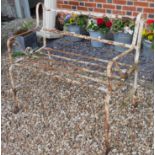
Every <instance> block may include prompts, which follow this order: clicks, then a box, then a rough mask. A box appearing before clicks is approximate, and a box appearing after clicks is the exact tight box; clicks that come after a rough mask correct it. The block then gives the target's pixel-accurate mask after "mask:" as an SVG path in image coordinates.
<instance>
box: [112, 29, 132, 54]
mask: <svg viewBox="0 0 155 155" xmlns="http://www.w3.org/2000/svg"><path fill="white" fill-rule="evenodd" d="M132 37H133V35H131V34H129V33H124V32H117V33H114V41H116V42H119V43H124V44H131V43H132ZM114 49H115V51H117V52H124V51H125V50H127V49H128V48H123V47H120V46H115V47H114Z"/></svg>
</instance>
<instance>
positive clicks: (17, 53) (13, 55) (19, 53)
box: [12, 51, 25, 58]
mask: <svg viewBox="0 0 155 155" xmlns="http://www.w3.org/2000/svg"><path fill="white" fill-rule="evenodd" d="M21 56H25V53H23V52H22V51H15V52H13V53H12V57H13V58H16V57H21Z"/></svg>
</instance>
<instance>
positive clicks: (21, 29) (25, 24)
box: [15, 21, 33, 35]
mask: <svg viewBox="0 0 155 155" xmlns="http://www.w3.org/2000/svg"><path fill="white" fill-rule="evenodd" d="M32 27H33V22H32V21H29V22H26V21H24V22H23V24H22V25H21V26H20V27H18V28H17V31H16V32H15V35H17V34H20V33H22V32H26V31H28V30H29V29H32Z"/></svg>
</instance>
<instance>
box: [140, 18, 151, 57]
mask: <svg viewBox="0 0 155 155" xmlns="http://www.w3.org/2000/svg"><path fill="white" fill-rule="evenodd" d="M142 35H143V41H142V54H143V56H144V57H145V58H146V59H147V60H149V59H153V58H154V20H152V19H149V20H147V22H146V27H145V28H144V30H143V34H142Z"/></svg>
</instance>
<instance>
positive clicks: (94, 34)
mask: <svg viewBox="0 0 155 155" xmlns="http://www.w3.org/2000/svg"><path fill="white" fill-rule="evenodd" d="M89 35H90V37H92V38H100V39H104V38H105V34H103V33H101V32H99V31H89ZM91 46H92V47H103V46H104V43H102V42H98V41H93V40H91Z"/></svg>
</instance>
